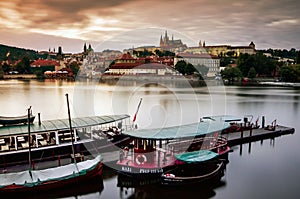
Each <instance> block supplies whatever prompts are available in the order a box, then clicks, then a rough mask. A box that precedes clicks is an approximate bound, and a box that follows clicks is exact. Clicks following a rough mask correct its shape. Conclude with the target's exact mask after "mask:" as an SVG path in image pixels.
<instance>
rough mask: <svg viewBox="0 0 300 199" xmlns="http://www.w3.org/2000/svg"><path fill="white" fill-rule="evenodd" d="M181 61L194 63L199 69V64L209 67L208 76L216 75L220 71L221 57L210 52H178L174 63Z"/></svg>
mask: <svg viewBox="0 0 300 199" xmlns="http://www.w3.org/2000/svg"><path fill="white" fill-rule="evenodd" d="M179 61H185V62H187V63H191V64H193V66H194V67H195V68H196V69H197V67H198V66H201V65H203V66H206V67H208V69H209V70H208V73H207V77H214V76H215V75H217V74H219V72H220V59H219V58H218V57H217V56H214V55H209V54H207V53H206V54H191V53H178V54H177V55H176V56H175V58H174V65H176V64H177V62H179Z"/></svg>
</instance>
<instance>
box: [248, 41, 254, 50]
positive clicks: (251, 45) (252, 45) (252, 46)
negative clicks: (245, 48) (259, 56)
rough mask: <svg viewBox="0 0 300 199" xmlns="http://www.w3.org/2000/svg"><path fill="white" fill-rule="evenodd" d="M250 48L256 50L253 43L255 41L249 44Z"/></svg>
mask: <svg viewBox="0 0 300 199" xmlns="http://www.w3.org/2000/svg"><path fill="white" fill-rule="evenodd" d="M249 47H251V48H253V49H255V44H254V43H253V41H251V43H250V44H249Z"/></svg>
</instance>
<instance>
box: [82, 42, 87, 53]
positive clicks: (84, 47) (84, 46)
mask: <svg viewBox="0 0 300 199" xmlns="http://www.w3.org/2000/svg"><path fill="white" fill-rule="evenodd" d="M86 50H87V48H86V43H84V45H83V52H84V53H86Z"/></svg>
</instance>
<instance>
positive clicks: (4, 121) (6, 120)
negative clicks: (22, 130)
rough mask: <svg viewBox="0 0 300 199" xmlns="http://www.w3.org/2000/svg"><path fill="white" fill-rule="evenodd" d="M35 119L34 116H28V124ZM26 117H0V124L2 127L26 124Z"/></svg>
mask: <svg viewBox="0 0 300 199" xmlns="http://www.w3.org/2000/svg"><path fill="white" fill-rule="evenodd" d="M34 119H35V115H32V114H31V115H30V118H29V122H30V123H32V122H33V121H34ZM27 122H28V117H27V115H22V116H15V117H5V116H0V124H1V125H3V126H7V125H16V124H27Z"/></svg>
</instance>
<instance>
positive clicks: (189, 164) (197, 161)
mask: <svg viewBox="0 0 300 199" xmlns="http://www.w3.org/2000/svg"><path fill="white" fill-rule="evenodd" d="M217 157H218V154H217V153H214V152H212V151H207V150H200V151H195V152H187V153H183V154H178V155H176V158H177V159H178V160H180V161H183V162H184V163H185V164H181V165H177V166H176V167H175V168H172V169H170V170H167V171H165V172H164V173H163V174H162V175H161V183H162V184H164V185H190V184H195V183H202V182H205V183H209V182H217V181H219V180H220V178H221V177H222V176H223V174H224V168H225V162H224V161H223V160H220V159H219V158H217Z"/></svg>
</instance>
